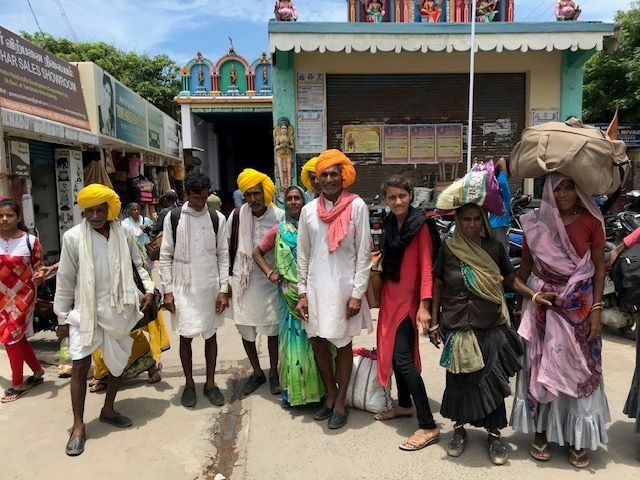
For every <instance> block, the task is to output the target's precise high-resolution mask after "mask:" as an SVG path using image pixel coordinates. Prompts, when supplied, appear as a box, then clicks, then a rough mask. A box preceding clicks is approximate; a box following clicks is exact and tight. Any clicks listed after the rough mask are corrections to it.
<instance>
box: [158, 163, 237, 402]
mask: <svg viewBox="0 0 640 480" xmlns="http://www.w3.org/2000/svg"><path fill="white" fill-rule="evenodd" d="M209 185H210V180H209V178H208V177H206V176H205V175H203V174H201V173H191V174H189V175H188V176H187V178H186V179H185V191H186V192H187V202H186V203H185V204H184V205H182V206H181V207H176V208H177V209H179V210H174V211H172V212H170V213H169V214H167V216H166V217H165V219H164V228H163V233H162V246H161V248H160V276H161V278H162V288H163V290H164V301H165V305H166V306H167V309H168V310H169V311H170V312H171V313H172V325H173V328H174V330H175V331H176V332H177V333H178V334H179V335H180V360H181V361H182V369H183V371H184V375H185V379H186V382H185V387H184V390H183V392H182V399H181V401H182V404H183V405H184V406H185V407H194V406H195V405H196V403H197V397H196V392H195V383H194V380H193V369H192V350H191V343H192V340H193V339H194V338H195V337H197V336H202V337H203V338H204V340H205V342H204V344H205V359H206V364H207V380H206V382H205V385H204V388H203V392H204V395H205V396H206V397H207V398H208V399H209V401H210V402H211V403H212V404H213V405H216V406H222V405H224V396H223V394H222V392H221V391H220V389H219V388H218V387H217V386H216V385H215V369H216V360H217V354H218V345H217V339H216V332H217V330H218V328H219V327H220V326H222V322H223V316H222V311H223V310H224V309H225V308H226V307H227V305H228V304H229V300H228V288H229V287H228V284H229V249H228V244H227V234H226V220H225V218H224V215H222V214H221V213H220V212H213V211H210V210H209V209H208V207H207V204H206V200H207V197H208V194H209ZM177 214H179V218H178V223H177V226H176V234H175V237H176V238H174V233H173V225H172V215H177ZM214 215H215V216H216V217H217V220H216V217H213V216H214ZM214 221H216V222H217V226H214ZM216 230H217V232H216Z"/></svg>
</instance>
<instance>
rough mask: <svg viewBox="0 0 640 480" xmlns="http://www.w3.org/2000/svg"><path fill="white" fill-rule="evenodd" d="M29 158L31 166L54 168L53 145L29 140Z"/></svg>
mask: <svg viewBox="0 0 640 480" xmlns="http://www.w3.org/2000/svg"><path fill="white" fill-rule="evenodd" d="M29 158H30V160H31V166H40V167H49V166H53V145H52V144H50V143H45V142H39V141H37V140H29Z"/></svg>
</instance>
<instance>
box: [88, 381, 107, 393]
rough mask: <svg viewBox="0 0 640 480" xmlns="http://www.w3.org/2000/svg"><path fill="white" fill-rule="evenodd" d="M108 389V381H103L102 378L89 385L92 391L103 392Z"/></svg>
mask: <svg viewBox="0 0 640 480" xmlns="http://www.w3.org/2000/svg"><path fill="white" fill-rule="evenodd" d="M106 389H107V383H106V382H103V381H102V380H96V381H95V382H94V383H93V385H91V386H90V387H89V391H90V392H91V393H98V392H102V391H103V390H106Z"/></svg>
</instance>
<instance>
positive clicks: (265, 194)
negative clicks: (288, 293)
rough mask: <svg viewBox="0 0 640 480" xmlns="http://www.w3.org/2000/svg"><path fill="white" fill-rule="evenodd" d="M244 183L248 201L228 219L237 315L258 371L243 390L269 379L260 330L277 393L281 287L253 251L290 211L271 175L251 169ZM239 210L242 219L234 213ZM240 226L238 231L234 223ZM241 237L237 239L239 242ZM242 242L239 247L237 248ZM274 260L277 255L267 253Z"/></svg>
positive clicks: (249, 390) (233, 302)
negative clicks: (279, 202) (277, 199)
mask: <svg viewBox="0 0 640 480" xmlns="http://www.w3.org/2000/svg"><path fill="white" fill-rule="evenodd" d="M238 186H239V188H240V190H241V191H242V192H243V193H244V199H245V202H246V203H244V204H243V205H242V207H240V209H239V210H237V209H236V210H235V211H234V212H233V213H232V214H231V215H230V216H229V220H228V224H229V225H230V226H229V227H228V229H227V230H228V236H229V241H230V249H234V248H235V250H236V251H235V256H234V259H233V275H232V276H231V278H230V284H231V305H232V309H231V313H232V316H233V321H234V323H235V324H236V328H237V329H238V332H240V336H241V337H242V344H243V345H244V349H245V351H246V353H247V357H248V358H249V361H250V362H251V366H252V367H253V373H252V374H251V376H249V378H247V380H246V382H245V384H244V386H243V393H244V394H245V395H248V394H250V393H252V392H253V391H255V390H256V389H257V388H258V387H259V386H260V385H261V384H263V383H264V382H265V381H266V377H265V375H264V372H263V371H262V367H261V366H260V360H259V358H258V352H257V350H256V338H257V336H258V334H260V335H266V336H267V337H268V340H267V342H268V347H269V360H270V364H271V365H270V367H271V368H270V370H269V383H270V390H271V393H272V394H274V395H277V394H279V393H280V386H279V384H280V383H279V379H278V323H279V315H280V310H279V308H280V307H279V303H278V287H277V286H276V285H274V284H273V283H271V282H270V281H269V279H268V278H267V277H266V276H265V275H264V273H262V271H261V270H260V269H259V268H257V266H256V265H255V263H254V261H253V257H252V253H253V249H254V248H255V247H256V246H257V245H258V243H259V242H260V240H261V239H262V237H264V235H265V234H266V233H267V232H268V231H269V229H271V227H273V226H274V225H277V224H278V223H280V221H282V220H283V219H284V211H283V210H282V209H280V208H277V207H276V206H275V205H274V204H273V194H274V192H275V185H274V184H273V182H272V181H271V179H270V178H269V177H267V176H266V175H265V174H263V173H260V172H258V171H256V170H253V169H245V170H243V172H242V173H241V174H240V175H239V176H238ZM238 214H239V218H237V219H235V218H234V217H235V216H236V215H238ZM234 222H235V223H236V225H237V232H236V234H233V228H232V225H233V224H234ZM234 241H235V242H234ZM231 242H234V243H237V248H236V247H235V246H231ZM265 258H266V260H267V262H270V264H273V261H274V259H273V253H272V252H270V253H269V254H267V255H266V256H265Z"/></svg>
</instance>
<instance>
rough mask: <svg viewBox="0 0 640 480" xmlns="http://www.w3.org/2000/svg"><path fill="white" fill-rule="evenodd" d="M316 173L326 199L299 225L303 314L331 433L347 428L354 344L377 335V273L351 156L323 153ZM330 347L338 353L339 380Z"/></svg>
mask: <svg viewBox="0 0 640 480" xmlns="http://www.w3.org/2000/svg"><path fill="white" fill-rule="evenodd" d="M316 174H317V176H318V179H319V181H320V188H321V189H322V194H321V195H320V196H319V197H318V198H316V199H315V200H313V201H312V202H310V203H308V204H306V205H305V206H304V207H303V208H302V212H301V213H300V220H299V223H298V292H299V294H300V300H299V301H298V305H297V311H298V314H299V315H300V317H301V318H302V319H303V320H304V321H305V330H306V331H307V334H308V336H309V338H311V343H312V345H313V350H314V353H315V357H316V361H317V364H318V369H319V370H320V374H321V375H322V379H323V381H324V384H325V387H326V390H327V396H326V397H325V401H324V403H323V405H322V406H321V407H320V409H319V410H317V411H316V412H315V414H314V416H313V418H314V419H316V420H326V419H329V428H331V429H337V428H341V427H343V426H345V425H346V423H347V415H348V412H347V407H346V397H347V387H348V386H349V380H350V378H351V367H352V363H353V357H352V351H351V342H352V339H353V337H354V336H356V335H358V334H359V333H360V331H361V330H362V328H363V327H365V326H366V327H367V328H368V330H369V332H371V331H372V328H371V314H370V312H369V305H368V304H367V300H366V298H365V297H364V294H365V291H366V289H367V286H368V282H369V270H370V268H371V234H370V230H369V210H368V208H367V205H366V204H365V203H364V201H363V200H362V199H361V198H360V197H358V196H357V195H354V194H352V193H349V192H348V191H347V190H346V189H347V188H349V187H350V186H351V185H352V184H353V182H355V179H356V171H355V168H354V167H353V164H352V163H351V161H350V160H349V159H348V158H347V156H346V155H345V154H344V153H342V152H341V151H340V150H327V151H325V152H322V153H321V154H320V156H319V157H318V161H317V162H316ZM329 344H333V345H334V346H335V347H336V348H337V351H338V354H337V357H336V367H335V375H334V369H333V365H332V355H331V349H330V348H329ZM336 383H337V385H338V386H337V388H336Z"/></svg>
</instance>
